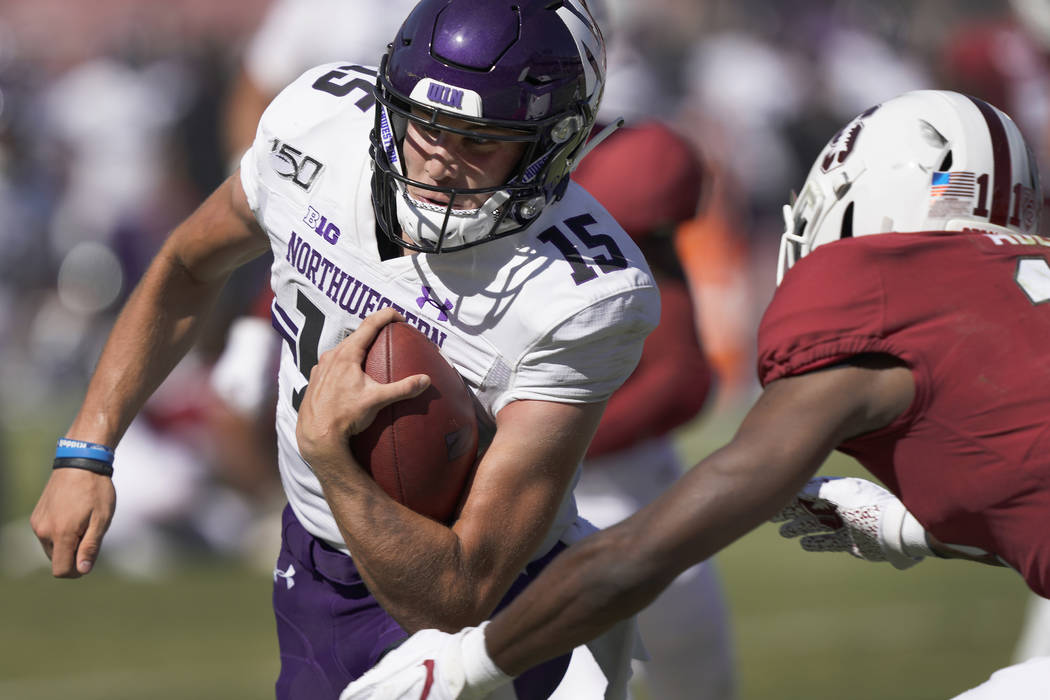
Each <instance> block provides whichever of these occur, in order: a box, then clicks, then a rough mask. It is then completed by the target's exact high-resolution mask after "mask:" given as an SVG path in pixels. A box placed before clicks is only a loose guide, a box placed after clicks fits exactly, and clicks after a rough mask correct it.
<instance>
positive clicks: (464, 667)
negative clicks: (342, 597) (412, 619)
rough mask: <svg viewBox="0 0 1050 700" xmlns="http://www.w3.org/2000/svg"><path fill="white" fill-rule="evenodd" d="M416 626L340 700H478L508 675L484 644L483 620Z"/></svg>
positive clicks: (348, 689)
mask: <svg viewBox="0 0 1050 700" xmlns="http://www.w3.org/2000/svg"><path fill="white" fill-rule="evenodd" d="M486 625H488V622H483V623H482V624H481V625H480V626H478V627H466V628H464V629H462V630H460V631H459V632H457V633H456V634H447V633H445V632H440V631H438V630H421V631H419V632H416V633H415V634H413V635H412V636H411V637H409V638H408V639H407V640H406V641H405V643H404V644H402V645H401V646H399V647H397V648H396V649H394V650H392V651H390V652H388V653H387V655H386V656H384V657H383V659H382V660H381V661H380V662H379V663H378V664H376V665H375V666H373V667H372V669H371V670H370V671H368V672H367V673H365V674H364V675H363V676H361V677H360V678H358V679H357V680H356V681H354V682H353V683H351V684H350V685H348V686H347V687H346V689H345V690H344V691H343V693H342V694H341V695H340V696H339V700H481V698H486V697H488V696H489V694H490V693H491V692H492V691H494V690H496V689H497V688H499V687H500V686H503V685H506V684H508V683H510V681H511V680H513V679H512V678H511V677H510V676H508V675H507V674H505V673H504V672H503V671H501V670H500V669H499V667H498V666H496V664H495V663H493V661H492V659H491V658H489V654H488V651H487V650H486V649H485V626H486Z"/></svg>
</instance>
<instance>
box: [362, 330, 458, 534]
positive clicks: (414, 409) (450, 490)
mask: <svg viewBox="0 0 1050 700" xmlns="http://www.w3.org/2000/svg"><path fill="white" fill-rule="evenodd" d="M364 369H365V372H366V373H367V374H368V375H369V376H370V377H372V378H373V379H375V380H376V381H377V382H383V383H389V382H392V381H397V380H398V379H403V378H405V377H409V376H411V375H413V374H426V375H427V376H429V377H430V386H429V387H428V388H427V390H426V391H424V392H423V393H422V394H420V395H419V396H417V397H415V398H412V399H406V400H404V401H398V402H396V403H393V404H391V405H389V406H387V407H386V408H384V409H382V410H381V411H379V413H378V415H376V418H375V420H374V421H373V422H372V424H371V425H370V426H369V427H368V428H366V429H365V430H364V431H363V432H361V433H358V434H357V435H354V436H353V437H351V439H350V448H351V450H352V451H353V453H354V457H355V458H356V459H357V461H358V462H359V463H360V464H361V466H362V467H364V468H365V469H366V470H367V471H368V472H369V473H370V474H371V475H372V478H373V479H375V480H376V482H377V483H378V484H379V485H380V486H381V487H382V489H383V490H384V491H386V492H387V493H388V494H389V495H390V496H391V497H392V498H393V499H394V500H396V501H397V502H399V503H401V504H403V505H405V506H407V507H408V508H411V509H412V510H414V511H416V512H417V513H421V514H423V515H425V516H427V517H429V518H433V519H434V520H438V521H440V522H449V521H451V520H452V518H453V517H454V516H455V514H456V509H457V508H458V506H459V502H460V498H461V497H462V495H463V492H464V489H466V488H467V485H468V483H469V482H470V478H471V476H472V474H473V470H474V460H475V459H476V457H477V451H478V423H477V418H476V416H475V414H474V401H473V397H472V396H471V394H470V390H469V389H467V385H466V384H465V383H464V381H463V378H462V377H460V375H459V373H458V372H457V371H456V370H455V368H453V367H452V365H451V364H449V362H448V360H446V359H445V358H444V357H443V356H442V355H441V352H440V351H439V350H438V348H437V346H436V345H434V344H433V343H432V342H430V340H428V339H427V337H426V336H425V335H423V334H422V333H420V332H419V331H418V330H416V329H415V328H413V327H412V326H410V325H408V324H407V323H401V322H399V323H391V324H388V325H387V326H385V327H383V329H382V330H381V331H380V332H379V335H378V336H376V339H375V342H374V343H373V344H372V347H371V348H369V351H368V356H367V357H366V358H365V364H364Z"/></svg>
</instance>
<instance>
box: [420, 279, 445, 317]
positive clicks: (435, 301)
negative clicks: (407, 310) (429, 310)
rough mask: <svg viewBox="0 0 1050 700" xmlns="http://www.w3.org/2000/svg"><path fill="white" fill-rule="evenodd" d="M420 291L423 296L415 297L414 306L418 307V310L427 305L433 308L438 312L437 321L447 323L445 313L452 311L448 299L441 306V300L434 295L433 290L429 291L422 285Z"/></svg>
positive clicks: (428, 288)
mask: <svg viewBox="0 0 1050 700" xmlns="http://www.w3.org/2000/svg"><path fill="white" fill-rule="evenodd" d="M422 289H423V296H421V297H416V304H417V305H418V306H419V308H421V309H422V308H423V307H424V306H426V305H427V304H430V305H431V306H433V307H434V308H435V309H437V310H438V320H439V321H447V320H448V313H447V312H448V311H451V310H452V302H451V301H449V300H448V299H446V300H445V303H444V304H442V303H441V299H440V298H439V297H438V295H437V294H434V290H433V289H431V288H430V287H428V286H426V285H425V284H424V285H423V288H422Z"/></svg>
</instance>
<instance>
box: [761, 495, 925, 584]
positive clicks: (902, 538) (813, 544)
mask: <svg viewBox="0 0 1050 700" xmlns="http://www.w3.org/2000/svg"><path fill="white" fill-rule="evenodd" d="M771 521H772V522H775V523H777V522H782V523H784V524H783V525H781V526H780V535H781V536H782V537H789V538H790V537H798V536H799V535H802V536H803V537H802V539H801V540H800V543H801V545H802V549H804V550H806V551H807V552H849V553H850V554H852V555H853V556H855V557H857V558H859V559H864V560H866V561H888V562H889V563H891V564H893V566H895V567H896V568H898V569H907V568H908V567H910V566H914V565H915V564H918V563H919V562H920V561H922V559H923V557H925V556H927V555H931V554H934V552H933V550H931V549H930V546H929V544H928V543H927V541H926V530H925V529H923V527H922V525H921V524H919V521H918V520H916V519H915V516H913V515H912V514H911V513H909V512H908V510H907V509H906V508H905V507H904V504H903V503H901V502H900V499H898V498H897V497H896V496H894V495H893V494H892V493H890V492H889V491H887V490H886V489H884V488H882V487H881V486H879V485H877V484H874V483H872V482H870V481H867V480H865V479H855V478H851V477H847V478H842V477H818V478H815V479H811V480H810V481H809V483H807V484H806V486H805V488H804V489H802V491H800V492H799V493H798V494H797V495H796V496H795V498H794V499H793V500H792V501H791V503H789V504H788V506H787V507H786V508H784V509H783V510H782V511H780V512H779V513H777V514H776V515H775V516H773V518H772V519H771Z"/></svg>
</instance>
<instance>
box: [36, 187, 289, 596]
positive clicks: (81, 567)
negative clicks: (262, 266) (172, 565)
mask: <svg viewBox="0 0 1050 700" xmlns="http://www.w3.org/2000/svg"><path fill="white" fill-rule="evenodd" d="M268 245H269V243H268V241H267V238H266V236H265V235H264V234H263V232H262V231H261V229H260V228H259V226H258V224H257V223H256V222H255V218H254V216H253V215H252V212H251V210H250V209H249V208H248V203H247V199H246V198H245V195H244V191H243V189H242V188H241V184H240V177H239V175H237V174H235V175H234V176H232V177H231V178H230V179H228V180H227V181H226V182H225V183H224V184H223V185H221V186H220V187H219V188H218V189H217V190H216V191H215V192H214V193H213V194H212V195H211V196H210V197H209V198H208V199H207V200H206V201H205V202H204V203H203V204H201V206H200V207H199V208H198V209H197V211H195V212H194V213H193V214H192V215H190V217H189V218H188V219H186V221H185V222H183V223H182V224H181V225H179V226H178V227H177V228H176V229H175V231H174V232H172V234H171V236H169V237H168V239H167V241H166V242H165V243H164V245H163V246H162V247H161V249H160V251H159V252H158V253H157V255H156V257H155V258H154V259H153V262H152V263H151V264H150V266H149V269H148V270H147V271H146V273H145V275H144V276H143V278H142V280H141V281H140V282H139V284H138V286H137V287H136V288H135V290H134V291H133V292H132V294H131V296H130V297H129V299H128V301H127V303H126V304H125V306H124V309H123V310H122V311H121V313H120V315H119V316H118V318H117V321H116V323H115V324H114V326H113V329H112V331H111V332H110V336H109V339H108V341H107V342H106V346H105V348H104V349H103V351H102V356H101V357H100V359H99V362H98V366H97V367H96V369H95V373H94V376H92V378H91V382H90V384H89V385H88V390H87V395H86V396H85V398H84V402H83V404H82V405H81V408H80V411H79V412H78V413H77V416H76V418H75V419H74V420H73V424H72V426H71V427H70V429H69V432H68V433H67V436H68V437H71V438H75V439H77V440H84V441H87V442H93V443H98V444H101V445H107V446H109V447H111V448H112V447H115V446H116V444H117V442H119V441H120V438H121V436H123V434H124V431H125V430H127V427H128V425H129V424H130V423H131V420H132V418H134V416H135V414H136V413H138V411H139V409H140V408H141V407H142V404H143V403H144V402H145V401H146V399H147V398H148V397H149V395H150V394H151V393H153V391H154V390H155V389H156V388H157V386H158V385H159V384H160V382H161V381H162V380H163V379H164V377H166V376H167V375H168V373H169V372H170V371H171V369H172V367H174V366H175V364H176V363H177V362H178V361H179V359H180V358H181V357H182V356H183V355H184V354H185V353H186V351H187V350H188V349H189V348H190V346H191V345H192V344H193V342H194V340H195V339H196V337H197V334H198V332H199V330H200V327H201V322H202V320H203V319H204V318H205V317H206V315H207V313H208V311H209V310H210V309H211V307H212V305H213V304H214V302H215V299H216V298H217V297H218V294H219V291H220V290H221V289H222V286H223V284H224V283H225V281H226V279H227V277H228V276H229V275H230V273H231V272H232V271H233V270H234V269H235V268H236V267H237V266H239V265H241V264H242V263H244V262H246V261H247V260H249V259H251V258H253V257H256V256H258V255H260V254H262V253H263V252H264V251H265V250H267V248H268ZM132 468H133V467H132ZM115 504H116V496H115V493H114V491H113V484H112V482H111V481H110V480H109V478H108V477H106V476H100V475H98V474H94V473H92V472H89V471H84V470H81V469H59V470H56V471H54V472H52V475H51V478H50V479H49V480H48V483H47V485H46V486H45V487H44V492H43V494H42V495H41V497H40V500H39V502H38V503H37V506H36V508H35V509H34V511H33V515H32V516H31V518H30V522H31V523H32V526H33V530H34V531H35V532H36V534H37V537H38V538H39V539H40V542H41V544H42V545H43V547H44V551H45V552H46V553H47V555H48V556H49V557H50V558H51V568H52V573H53V574H54V575H55V576H58V577H63V578H75V577H77V576H80V575H82V574H86V573H88V571H90V570H91V567H92V565H93V564H94V561H95V558H96V557H97V556H98V550H99V547H100V546H101V541H102V536H103V534H104V533H105V531H106V528H107V527H108V525H109V521H110V519H111V518H112V515H113V509H114V507H115Z"/></svg>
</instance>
